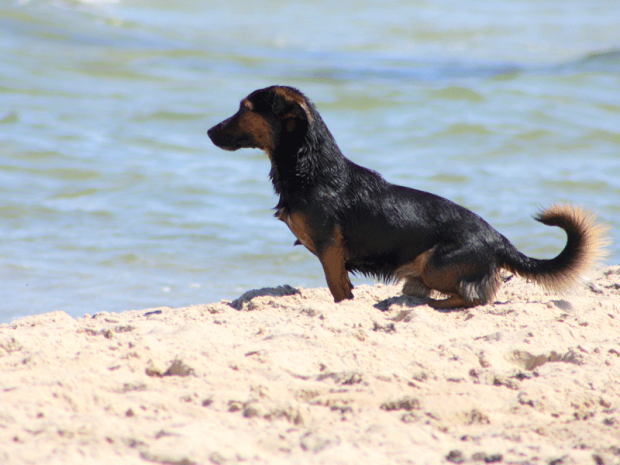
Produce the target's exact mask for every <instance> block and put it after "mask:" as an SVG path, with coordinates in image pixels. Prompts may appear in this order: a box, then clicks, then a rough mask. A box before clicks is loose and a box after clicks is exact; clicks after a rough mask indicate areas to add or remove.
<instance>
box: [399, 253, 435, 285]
mask: <svg viewBox="0 0 620 465" xmlns="http://www.w3.org/2000/svg"><path fill="white" fill-rule="evenodd" d="M434 251H435V247H433V248H430V249H428V250H427V251H426V252H422V253H421V254H420V255H418V256H417V257H416V258H415V259H414V260H413V261H412V262H409V263H406V264H404V265H402V266H400V267H398V268H397V269H396V272H395V273H394V277H395V278H396V281H401V280H403V279H405V278H407V277H410V276H411V277H414V278H415V277H420V276H422V272H423V271H424V268H425V267H426V262H428V259H429V258H430V257H431V256H432V255H433V252H434Z"/></svg>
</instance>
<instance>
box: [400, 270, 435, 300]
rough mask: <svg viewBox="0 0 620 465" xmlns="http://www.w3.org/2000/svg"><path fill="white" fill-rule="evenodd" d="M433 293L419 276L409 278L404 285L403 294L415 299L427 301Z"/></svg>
mask: <svg viewBox="0 0 620 465" xmlns="http://www.w3.org/2000/svg"><path fill="white" fill-rule="evenodd" d="M430 293H431V288H430V287H428V286H427V285H426V284H424V281H422V278H420V277H419V276H407V277H406V278H405V284H404V285H403V294H405V295H410V296H413V297H420V298H421V299H427V298H428V296H429V295H430Z"/></svg>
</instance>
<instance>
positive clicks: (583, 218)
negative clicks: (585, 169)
mask: <svg viewBox="0 0 620 465" xmlns="http://www.w3.org/2000/svg"><path fill="white" fill-rule="evenodd" d="M534 219H535V220H536V221H539V222H541V223H543V224H546V225H547V226H558V227H560V228H562V229H563V230H564V231H566V235H567V236H568V239H567V241H566V247H564V250H562V252H560V254H559V255H558V256H557V257H555V258H552V259H549V260H539V259H536V258H530V257H527V256H526V255H523V254H522V253H521V252H519V251H518V250H517V249H516V248H515V247H513V246H512V245H511V244H509V243H508V244H507V247H506V249H505V251H504V253H503V254H502V256H501V257H500V261H501V262H503V263H502V267H503V268H506V269H508V270H510V271H512V272H513V273H516V274H518V275H520V276H523V277H525V278H529V279H531V280H533V281H536V282H537V283H538V284H540V285H542V286H543V287H545V288H546V289H549V290H554V291H558V290H561V289H563V288H565V287H567V286H569V285H570V284H572V283H573V282H574V281H575V280H576V279H577V278H579V276H581V275H582V274H583V273H585V272H587V271H588V270H589V269H590V268H592V267H593V266H594V265H595V264H596V263H597V262H598V261H600V260H601V259H603V258H604V257H605V255H606V253H605V249H604V247H605V246H606V245H608V244H609V241H608V240H607V234H606V233H607V231H608V228H607V227H606V226H604V225H601V224H597V223H596V215H595V214H594V213H592V211H590V210H587V211H586V210H585V209H584V208H581V207H575V206H572V205H559V204H558V205H553V206H552V207H550V208H547V209H546V210H543V211H542V212H540V213H539V214H538V215H536V216H535V217H534Z"/></svg>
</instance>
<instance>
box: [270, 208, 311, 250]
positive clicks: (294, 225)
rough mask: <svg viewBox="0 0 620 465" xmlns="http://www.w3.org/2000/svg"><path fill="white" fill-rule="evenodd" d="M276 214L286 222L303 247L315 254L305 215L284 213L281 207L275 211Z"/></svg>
mask: <svg viewBox="0 0 620 465" xmlns="http://www.w3.org/2000/svg"><path fill="white" fill-rule="evenodd" d="M276 216H277V217H278V218H279V219H281V220H282V221H284V222H285V223H286V225H287V226H288V227H289V229H290V230H291V232H292V233H293V234H294V235H295V237H296V238H297V240H298V241H299V242H301V244H302V245H303V246H304V247H306V248H307V249H308V250H309V251H310V252H312V253H313V254H314V255H316V249H315V247H314V241H313V240H312V236H311V235H310V233H309V229H308V225H307V223H306V217H305V216H304V215H303V214H301V213H292V214H290V215H286V214H285V213H284V212H283V211H282V209H280V210H278V212H277V213H276Z"/></svg>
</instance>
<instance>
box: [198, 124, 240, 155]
mask: <svg viewBox="0 0 620 465" xmlns="http://www.w3.org/2000/svg"><path fill="white" fill-rule="evenodd" d="M207 135H208V136H209V139H211V142H213V143H214V144H215V145H216V146H218V147H219V148H221V149H224V150H228V151H234V150H238V149H240V148H244V147H249V146H250V145H248V144H249V142H250V141H249V140H247V141H246V140H243V139H244V137H243V136H235V137H232V136H231V135H230V134H229V133H228V132H227V131H223V130H222V123H220V124H217V125H215V126H213V127H212V128H211V129H209V130H208V131H207Z"/></svg>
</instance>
